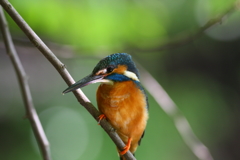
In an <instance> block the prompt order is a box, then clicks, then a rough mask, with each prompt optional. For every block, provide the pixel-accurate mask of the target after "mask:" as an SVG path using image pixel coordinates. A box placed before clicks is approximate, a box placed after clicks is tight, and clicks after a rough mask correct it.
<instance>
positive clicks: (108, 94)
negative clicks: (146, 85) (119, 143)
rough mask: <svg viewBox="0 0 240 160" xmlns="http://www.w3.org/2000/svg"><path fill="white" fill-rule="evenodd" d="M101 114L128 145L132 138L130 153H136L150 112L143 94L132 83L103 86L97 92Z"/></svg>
mask: <svg viewBox="0 0 240 160" xmlns="http://www.w3.org/2000/svg"><path fill="white" fill-rule="evenodd" d="M97 103H98V108H99V110H100V112H102V113H103V114H105V116H106V117H107V120H108V121H109V123H110V124H111V125H112V126H113V127H114V128H115V129H116V131H117V133H118V134H119V136H120V138H121V139H122V140H123V142H124V143H125V144H126V143H127V141H128V138H132V144H131V147H130V151H131V152H132V153H134V152H135V150H136V149H137V146H138V141H139V140H140V139H141V136H142V134H143V132H144V130H145V128H146V124H147V119H148V111H147V104H146V98H145V95H144V94H143V92H142V91H141V90H140V89H139V88H138V87H137V86H136V84H135V83H134V82H132V81H125V82H115V83H114V85H107V84H101V85H100V86H99V88H98V91H97Z"/></svg>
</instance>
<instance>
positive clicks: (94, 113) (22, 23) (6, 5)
mask: <svg viewBox="0 0 240 160" xmlns="http://www.w3.org/2000/svg"><path fill="white" fill-rule="evenodd" d="M0 3H1V5H2V7H3V8H4V9H5V10H6V12H7V13H8V14H9V15H10V16H11V18H12V19H13V20H14V21H15V22H16V24H17V25H18V26H19V27H20V28H21V29H22V31H23V32H24V33H25V34H26V35H27V37H28V38H29V39H30V41H31V42H32V43H33V44H34V45H35V46H36V47H37V48H38V49H39V50H40V51H41V52H42V54H43V55H44V56H45V57H46V58H47V59H48V60H49V62H50V63H51V64H52V65H53V66H54V67H55V69H56V70H57V71H58V72H59V74H60V75H61V76H62V78H63V79H64V81H65V82H66V83H67V84H68V85H69V86H70V85H72V84H73V83H75V81H74V80H73V78H72V77H71V75H70V74H69V72H68V71H67V69H66V67H65V65H64V64H63V63H62V62H61V61H60V60H59V59H58V58H57V57H56V56H55V55H54V54H53V53H52V51H51V50H50V49H49V48H48V47H47V46H46V45H45V44H44V42H43V41H42V40H41V39H40V38H39V37H38V36H37V35H36V33H35V32H34V31H33V30H32V29H31V28H30V27H29V25H28V24H27V23H26V22H25V21H24V19H23V18H22V17H21V16H20V15H19V13H18V12H17V11H16V10H15V8H14V7H13V6H12V5H11V4H10V2H9V1H7V0H0ZM73 93H74V95H75V97H76V98H77V100H78V101H79V103H80V104H81V105H82V106H84V107H85V108H86V109H87V110H88V112H89V113H90V114H91V115H92V116H93V117H94V118H95V120H98V116H99V115H100V113H99V111H98V110H97V109H96V108H95V107H94V106H93V105H92V103H91V102H90V101H89V99H88V98H87V97H86V96H85V94H84V93H83V92H82V91H81V90H80V89H78V90H76V91H74V92H73ZM101 126H102V128H103V129H104V130H105V131H106V132H107V134H108V135H109V136H110V138H111V139H112V140H113V142H114V143H115V144H116V146H117V147H118V148H119V149H122V148H123V147H124V146H125V144H124V143H123V141H122V140H121V139H120V137H119V136H118V134H117V133H116V132H115V131H114V130H113V128H112V126H111V125H110V124H109V123H108V122H107V121H106V120H102V121H101ZM124 157H125V158H126V159H127V160H136V158H135V157H134V156H133V155H132V153H131V152H130V151H128V152H127V153H126V154H125V155H124Z"/></svg>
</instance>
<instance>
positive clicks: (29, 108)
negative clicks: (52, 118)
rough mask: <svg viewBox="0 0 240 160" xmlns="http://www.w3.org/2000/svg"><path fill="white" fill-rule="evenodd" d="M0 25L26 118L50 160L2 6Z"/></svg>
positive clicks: (44, 154) (46, 143)
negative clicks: (17, 82)
mask: <svg viewBox="0 0 240 160" xmlns="http://www.w3.org/2000/svg"><path fill="white" fill-rule="evenodd" d="M0 25H1V31H2V34H3V39H4V44H5V48H6V50H7V53H8V55H9V57H10V59H11V61H12V64H13V66H14V69H15V72H16V74H17V78H18V81H19V84H20V88H21V92H22V96H23V100H24V104H25V110H26V117H27V118H28V119H29V121H30V123H31V127H32V129H33V132H34V135H35V138H36V139H37V142H38V146H39V148H40V151H41V153H42V157H43V159H44V160H50V159H51V156H50V147H49V142H48V140H47V137H46V135H45V133H44V130H43V127H42V124H41V122H40V120H39V118H38V115H37V112H36V110H35V108H34V105H33V101H32V96H31V92H30V89H29V86H28V79H27V75H26V73H25V71H24V68H23V66H22V64H21V61H20V59H19V57H18V55H17V52H16V50H15V47H14V44H13V41H12V38H11V34H10V31H9V28H8V24H7V21H6V18H5V15H4V12H3V10H2V7H1V6H0Z"/></svg>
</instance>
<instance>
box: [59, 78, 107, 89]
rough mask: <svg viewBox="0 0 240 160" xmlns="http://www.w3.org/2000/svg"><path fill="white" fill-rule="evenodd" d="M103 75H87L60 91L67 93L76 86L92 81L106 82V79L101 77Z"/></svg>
mask: <svg viewBox="0 0 240 160" xmlns="http://www.w3.org/2000/svg"><path fill="white" fill-rule="evenodd" d="M103 78H104V76H103V75H92V74H90V75H88V76H86V77H85V78H83V79H81V80H79V81H77V82H76V83H74V84H72V85H71V86H69V87H68V88H67V89H65V90H64V91H63V92H62V93H63V94H65V93H68V92H71V91H75V90H76V89H78V88H82V87H84V86H87V85H89V84H92V83H97V82H106V79H103Z"/></svg>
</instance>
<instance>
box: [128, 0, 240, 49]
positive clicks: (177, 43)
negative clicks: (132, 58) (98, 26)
mask: <svg viewBox="0 0 240 160" xmlns="http://www.w3.org/2000/svg"><path fill="white" fill-rule="evenodd" d="M239 9H240V0H236V1H235V2H234V3H233V4H232V5H231V6H230V7H229V8H228V9H227V10H226V11H225V12H223V13H221V14H219V15H218V16H216V17H215V18H212V19H210V20H209V21H207V22H206V23H205V24H204V25H203V26H202V27H200V28H199V29H197V30H196V31H194V32H190V33H189V32H186V33H185V32H184V33H180V34H179V35H177V36H175V37H173V38H170V40H166V42H165V43H164V44H160V45H159V46H158V47H155V48H150V49H140V48H136V49H133V50H134V51H138V52H156V51H157V52H159V51H164V50H169V49H174V48H177V47H181V46H184V45H186V44H189V43H191V42H193V41H194V40H196V39H197V38H199V37H200V36H202V35H203V33H204V32H205V31H206V30H207V29H209V28H211V27H212V26H214V25H216V24H218V23H219V24H221V23H222V21H223V18H224V17H226V16H227V15H230V14H231V13H233V12H234V11H236V10H239ZM182 35H184V36H182ZM130 50H131V49H130Z"/></svg>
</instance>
